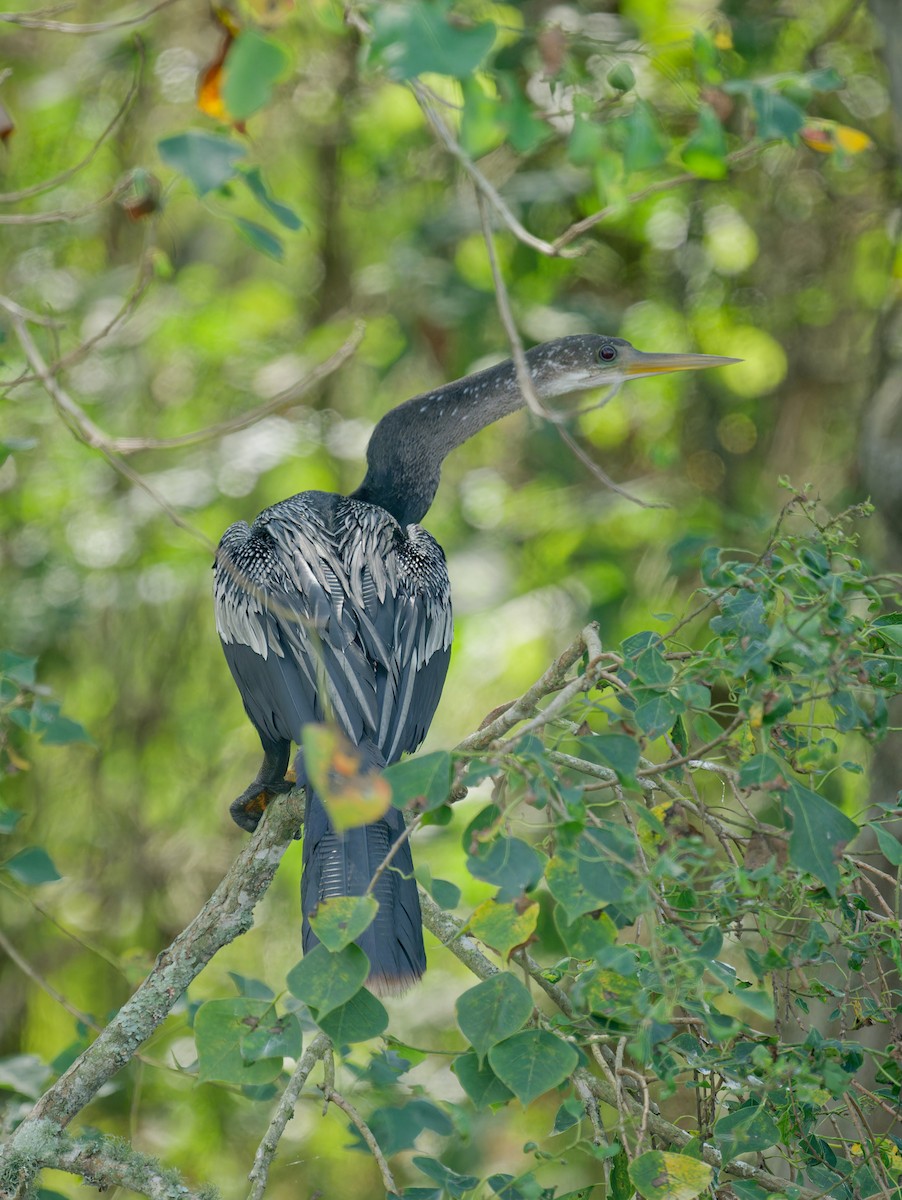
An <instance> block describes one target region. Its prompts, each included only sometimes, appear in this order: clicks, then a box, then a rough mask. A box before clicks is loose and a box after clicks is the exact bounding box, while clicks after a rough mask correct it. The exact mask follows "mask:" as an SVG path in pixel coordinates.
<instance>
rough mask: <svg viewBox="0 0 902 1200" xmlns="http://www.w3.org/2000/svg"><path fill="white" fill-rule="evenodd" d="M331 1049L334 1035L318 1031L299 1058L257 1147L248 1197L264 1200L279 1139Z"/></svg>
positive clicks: (251, 1199) (250, 1176)
mask: <svg viewBox="0 0 902 1200" xmlns="http://www.w3.org/2000/svg"><path fill="white" fill-rule="evenodd" d="M331 1050H332V1041H331V1039H330V1038H328V1037H327V1036H326V1034H324V1033H318V1034H317V1035H316V1037H315V1038H314V1039H313V1041H312V1042H311V1043H310V1045H309V1046H308V1047H307V1049H306V1050H305V1051H304V1053H303V1054H302V1055H301V1057H300V1058H299V1059H298V1062H297V1066H296V1067H295V1068H294V1073H293V1074H292V1076H291V1079H290V1080H289V1083H288V1086H287V1087H286V1089H285V1091H284V1092H283V1093H282V1095H281V1098H280V1099H279V1103H278V1105H277V1107H276V1111H275V1112H274V1113H273V1116H272V1120H271V1121H270V1123H269V1126H268V1128H267V1130H266V1133H265V1134H264V1135H263V1140H262V1141H261V1142H260V1145H259V1146H258V1147H257V1153H256V1154H255V1155H254V1165H253V1166H252V1167H251V1170H250V1173H249V1175H248V1179H249V1180H250V1182H251V1190H250V1192H249V1193H248V1200H262V1196H263V1193H264V1192H265V1191H266V1185H267V1183H268V1181H269V1168H270V1166H271V1165H272V1161H273V1159H274V1158H275V1155H276V1151H277V1150H278V1148H279V1142H280V1141H281V1140H282V1134H283V1133H284V1132H285V1127H286V1125H287V1124H288V1122H289V1121H290V1120H291V1118H292V1117H293V1116H294V1110H295V1105H296V1104H297V1102H298V1096H300V1094H301V1090H302V1088H303V1087H304V1084H305V1083H306V1082H307V1078H308V1076H309V1075H310V1072H311V1071H312V1070H313V1068H314V1066H315V1065H316V1064H317V1063H318V1062H319V1060H320V1059H321V1058H322V1057H323V1056H324V1055H325V1054H327V1053H331Z"/></svg>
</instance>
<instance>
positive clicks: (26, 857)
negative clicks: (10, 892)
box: [0, 846, 62, 887]
mask: <svg viewBox="0 0 902 1200" xmlns="http://www.w3.org/2000/svg"><path fill="white" fill-rule="evenodd" d="M0 870H2V871H6V872H7V873H8V874H10V875H12V877H13V879H15V880H17V881H18V882H19V883H24V884H27V885H28V886H29V887H36V886H37V885H38V884H40V883H55V882H56V880H57V879H62V876H61V875H60V873H59V871H57V869H56V867H55V866H54V865H53V859H52V858H51V857H50V855H49V854H48V853H47V851H46V850H42V849H41V847H40V846H26V847H25V849H24V850H20V851H19V853H18V854H14V855H13V856H12V858H8V859H7V860H6V862H5V863H3V864H2V865H0Z"/></svg>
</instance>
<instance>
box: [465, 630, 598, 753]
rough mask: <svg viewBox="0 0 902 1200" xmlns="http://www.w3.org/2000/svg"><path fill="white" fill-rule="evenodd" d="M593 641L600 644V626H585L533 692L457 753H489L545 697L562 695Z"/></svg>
mask: <svg viewBox="0 0 902 1200" xmlns="http://www.w3.org/2000/svg"><path fill="white" fill-rule="evenodd" d="M590 638H592V639H594V640H595V641H596V642H597V638H598V626H597V625H595V624H592V625H588V626H586V628H585V629H584V630H583V631H582V633H581V634H580V635H579V637H578V638H576V640H575V641H573V642H571V643H570V645H569V646H568V647H567V649H566V650H564V651H563V653H561V654H560V655H558V657H557V658H556V659H555V661H554V662H553V663H552V664H551V666H550V667H549V668H548V670H547V671H544V672H543V674H542V675H541V677H540V678H539V679H537V680H536V682H535V683H534V684H533V685H532V687H531V688H528V689H527V690H526V691H525V692H524V693H523V695H522V696H521V697H520V698H519V700H515V701H514V702H513V703H512V704H511V705H510V706H509V707H508V708H506V709H505V710H504V712H502V713H501V714H500V715H499V716H497V717H495V718H494V720H492V721H491V722H490V723H489V724H488V725H485V726H484V727H483V728H481V729H478V730H477V731H476V732H475V733H471V734H470V735H469V737H465V738H464V739H463V741H462V742H460V743H459V744H458V746H457V749H458V750H459V751H460V750H462V751H479V750H486V749H488V748H489V747H490V746H492V745H493V744H494V743H495V742H496V741H498V739H499V738H501V737H503V736H504V734H506V733H507V732H508V730H510V729H513V727H514V726H515V725H519V723H520V722H521V721H524V720H526V719H527V718H528V717H531V716H533V714H534V713H535V711H536V706H537V704H538V702H539V701H540V700H541V699H542V698H543V697H544V696H548V695H550V693H551V692H556V691H559V690H560V688H562V687H563V686H564V683H565V681H566V678H567V672H568V671H569V670H570V668H571V667H572V666H573V664H574V663H575V662H577V661H578V660H579V659H580V658H581V657H582V656H583V654H585V653H586V651H587V648H588V646H589V644H590Z"/></svg>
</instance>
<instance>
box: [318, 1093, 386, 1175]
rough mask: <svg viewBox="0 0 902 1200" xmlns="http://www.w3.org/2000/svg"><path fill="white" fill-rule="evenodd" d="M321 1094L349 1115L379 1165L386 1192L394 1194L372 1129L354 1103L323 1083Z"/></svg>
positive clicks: (383, 1156)
mask: <svg viewBox="0 0 902 1200" xmlns="http://www.w3.org/2000/svg"><path fill="white" fill-rule="evenodd" d="M323 1096H324V1097H325V1098H326V1100H328V1102H329V1103H330V1104H334V1105H335V1106H336V1108H340V1109H341V1111H342V1112H343V1113H344V1114H345V1116H347V1117H350V1119H351V1121H353V1123H354V1125H355V1126H356V1127H357V1130H358V1132H359V1133H360V1136H361V1137H362V1138H363V1140H364V1141H365V1142H366V1144H367V1147H368V1148H369V1151H370V1154H372V1156H373V1158H374V1159H375V1160H376V1164H377V1165H378V1167H379V1173H380V1174H381V1176H382V1183H383V1186H384V1187H385V1190H386V1192H389V1193H390V1194H391V1195H396V1194H397V1191H398V1189H397V1187H396V1186H395V1181H394V1179H393V1178H392V1173H391V1171H390V1170H389V1168H388V1163H387V1162H386V1161H385V1155H384V1154H383V1153H382V1150H381V1148H380V1146H379V1143H378V1142H377V1141H376V1139H375V1137H374V1136H373V1131H372V1129H370V1127H369V1125H367V1123H366V1121H364V1119H363V1117H362V1116H361V1115H360V1113H359V1112H358V1111H357V1109H356V1108H355V1107H354V1105H353V1104H351V1102H350V1101H349V1100H346V1099H345V1098H344V1096H342V1095H341V1093H340V1092H336V1091H335V1089H334V1088H331V1087H330V1088H327V1087H325V1085H324V1087H323Z"/></svg>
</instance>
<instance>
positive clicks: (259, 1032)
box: [240, 1005, 301, 1063]
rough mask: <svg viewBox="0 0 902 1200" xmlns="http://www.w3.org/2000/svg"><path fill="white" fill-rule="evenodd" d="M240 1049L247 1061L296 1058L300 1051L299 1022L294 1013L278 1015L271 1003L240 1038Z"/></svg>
mask: <svg viewBox="0 0 902 1200" xmlns="http://www.w3.org/2000/svg"><path fill="white" fill-rule="evenodd" d="M240 1049H241V1057H242V1058H243V1059H244V1061H245V1062H248V1063H252V1062H257V1061H258V1060H259V1059H261V1058H297V1057H298V1056H299V1054H300V1053H301V1026H300V1023H299V1022H298V1019H297V1017H296V1016H295V1015H294V1013H283V1014H282V1016H278V1015H277V1013H276V1010H275V1006H274V1005H273V1006H272V1007H271V1008H270V1009H269V1011H268V1012H267V1013H264V1014H263V1016H262V1017H261V1018H260V1020H259V1023H258V1024H257V1026H256V1027H255V1028H253V1029H251V1031H250V1032H249V1033H247V1034H245V1036H244V1037H243V1038H242V1039H241V1042H240Z"/></svg>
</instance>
